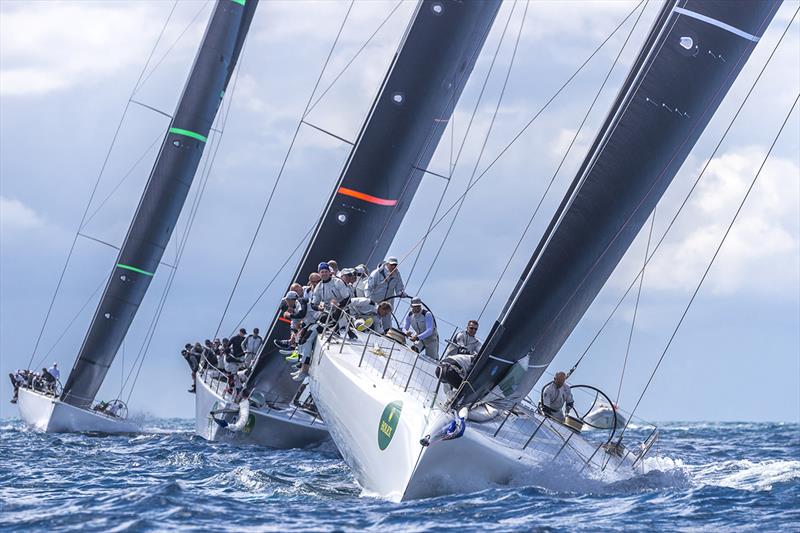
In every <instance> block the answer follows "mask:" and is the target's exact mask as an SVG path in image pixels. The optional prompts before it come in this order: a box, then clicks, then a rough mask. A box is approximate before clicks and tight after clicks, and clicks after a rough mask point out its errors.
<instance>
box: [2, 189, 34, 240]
mask: <svg viewBox="0 0 800 533" xmlns="http://www.w3.org/2000/svg"><path fill="white" fill-rule="evenodd" d="M44 226H45V221H44V219H43V218H42V217H41V216H39V214H38V213H37V212H36V211H34V210H33V209H31V208H30V207H28V206H27V205H25V204H23V203H22V202H20V201H19V200H14V199H11V198H6V197H5V196H0V231H2V234H3V236H4V237H9V236H10V235H13V234H18V233H21V232H25V231H28V230H33V229H40V228H43V227H44Z"/></svg>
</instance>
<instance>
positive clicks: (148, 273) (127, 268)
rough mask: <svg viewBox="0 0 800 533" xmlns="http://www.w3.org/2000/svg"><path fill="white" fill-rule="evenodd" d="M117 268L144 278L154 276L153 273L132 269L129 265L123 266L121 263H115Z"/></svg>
mask: <svg viewBox="0 0 800 533" xmlns="http://www.w3.org/2000/svg"><path fill="white" fill-rule="evenodd" d="M117 267H119V268H124V269H125V270H130V271H131V272H138V273H139V274H144V275H145V276H150V277H153V276H155V273H153V272H148V271H147V270H142V269H141V268H136V267H132V266H130V265H123V264H122V263H117Z"/></svg>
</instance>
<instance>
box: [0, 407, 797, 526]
mask: <svg viewBox="0 0 800 533" xmlns="http://www.w3.org/2000/svg"><path fill="white" fill-rule="evenodd" d="M149 427H150V430H151V432H150V433H148V434H143V435H138V436H125V437H120V436H105V437H103V436H85V435H73V434H65V435H52V434H43V433H38V432H36V431H32V430H29V429H27V428H25V427H24V426H23V425H22V423H21V422H20V421H18V420H3V421H0V531H59V532H64V531H81V532H88V531H164V530H195V531H236V532H240V531H282V532H283V531H354V530H379V531H382V532H386V531H392V532H395V531H459V532H465V531H484V532H485V531H532V530H535V531H642V530H651V531H714V532H721V531H780V532H789V531H800V425H798V424H755V423H717V424H706V423H671V424H664V425H662V426H661V429H662V433H661V439H660V442H659V444H658V448H657V449H654V450H653V451H652V452H651V453H652V456H651V457H650V458H649V459H647V463H646V467H647V469H648V472H647V473H645V474H643V475H641V476H639V477H636V478H633V479H628V480H625V481H622V482H617V483H612V484H607V485H606V484H602V483H598V482H597V481H591V482H590V480H584V479H579V478H576V477H575V476H574V475H573V476H562V477H561V478H560V479H556V480H554V479H552V477H553V476H552V473H551V474H549V475H544V473H543V475H542V476H541V477H540V479H537V476H532V477H531V479H529V480H528V483H527V484H526V485H525V486H514V487H491V488H487V489H486V490H483V491H480V492H473V493H469V494H461V495H457V496H442V497H438V498H431V499H427V500H419V501H412V502H406V503H400V504H397V503H391V502H387V501H383V500H380V499H375V498H372V497H368V496H364V495H362V494H361V490H360V489H359V487H358V485H357V484H356V483H355V481H354V480H353V478H352V477H351V475H350V473H349V471H348V469H347V466H346V465H345V463H344V462H343V461H342V460H341V459H340V458H339V456H338V455H337V453H336V451H335V449H334V448H333V447H332V446H331V445H323V446H322V447H319V448H317V449H313V450H288V451H287V450H278V451H276V450H269V449H264V448H253V447H244V448H240V447H236V446H233V445H227V444H209V443H207V442H205V441H203V440H201V439H199V438H198V437H195V436H194V435H193V432H192V423H191V421H186V420H152V421H150V422H149ZM465 468H468V460H466V461H465ZM556 477H558V476H556ZM565 478H566V479H565Z"/></svg>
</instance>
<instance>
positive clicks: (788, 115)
mask: <svg viewBox="0 0 800 533" xmlns="http://www.w3.org/2000/svg"><path fill="white" fill-rule="evenodd" d="M798 100H800V93H798V95H797V97H796V98H795V99H794V102H793V103H792V107H791V108H790V109H789V112H788V113H787V114H786V118H785V119H784V120H783V124H781V127H780V129H779V130H778V133H777V134H776V135H775V138H774V139H773V140H772V144H771V145H770V147H769V150H768V151H767V154H766V155H765V156H764V159H763V160H762V161H761V165H760V166H759V167H758V171H757V172H756V175H755V177H754V178H753V180H752V181H751V182H750V186H749V187H748V188H747V192H745V194H744V197H743V198H742V201H741V203H739V207H738V208H737V209H736V213H734V215H733V218H732V219H731V222H730V224H728V227H727V229H726V230H725V234H724V235H723V236H722V239H721V240H720V242H719V245H718V246H717V249H716V250H715V251H714V255H713V256H712V257H711V261H709V263H708V266H707V267H706V269H705V272H703V275H702V277H701V278H700V281H699V282H698V283H697V287H696V288H695V290H694V292H693V293H692V297H691V298H690V299H689V303H687V304H686V308H685V309H684V310H683V313H682V314H681V317H680V319H679V320H678V323H677V324H676V325H675V329H674V330H673V331H672V335H670V337H669V340H668V341H667V345H666V346H665V347H664V351H663V352H661V356H660V357H659V358H658V362H657V363H656V366H655V367H654V368H653V372H652V373H651V374H650V378H649V379H648V380H647V383H646V384H645V386H644V389H643V390H642V393H641V394H640V395H639V399H638V400H636V405H634V407H633V409H632V410H631V418H632V417H633V415H634V413H636V410H637V409H638V408H639V404H640V403H641V401H642V398H644V395H645V393H646V392H647V389H648V387H650V384H651V383H652V382H653V378H654V377H655V375H656V372H657V371H658V368H659V367H660V366H661V363H662V362H663V361H664V356H666V355H667V351H669V348H670V346H671V345H672V341H673V340H675V336H676V335H677V334H678V330H679V329H680V327H681V325H682V324H683V321H684V319H685V318H686V315H687V314H688V312H689V309H690V308H691V306H692V303H693V302H694V300H695V298H696V297H697V293H698V292H700V288H701V287H702V286H703V282H704V281H705V280H706V277H707V276H708V273H709V271H710V270H711V267H712V265H713V264H714V261H715V260H716V258H717V256H718V255H719V252H720V250H721V249H722V245H723V244H725V239H727V237H728V235H729V234H730V232H731V228H733V224H734V223H735V222H736V219H737V218H738V217H739V214H740V213H741V212H742V208H743V207H744V204H745V203H746V202H747V198H748V197H749V196H750V193H751V192H752V191H753V187H755V184H756V181H757V180H758V177H759V176H760V175H761V171H762V170H764V166H765V165H766V164H767V161H768V160H769V156H770V155H771V154H772V150H773V149H774V148H775V145H776V144H777V142H778V139H779V138H780V136H781V133H783V129H784V128H785V127H786V124H787V123H788V122H789V118H790V117H791V116H792V113H793V112H794V109H795V107H796V106H797V102H798ZM629 424H630V420H629V421H628V423H626V424H625V426H624V427H623V428H622V432H621V433H620V435H619V440H620V441H621V440H622V436H623V435H624V434H625V431H626V430H627V429H628V425H629Z"/></svg>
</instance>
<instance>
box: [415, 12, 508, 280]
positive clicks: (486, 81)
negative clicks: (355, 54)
mask: <svg viewBox="0 0 800 533" xmlns="http://www.w3.org/2000/svg"><path fill="white" fill-rule="evenodd" d="M516 7H517V4H516V2H515V3H514V4H512V5H511V10H510V12H509V13H508V18H507V19H506V24H505V26H504V27H503V33H501V34H500V40H499V41H498V42H497V48H496V49H495V51H494V54H493V55H492V61H491V63H490V64H489V69H488V70H487V71H486V76H485V77H484V79H483V85H481V90H480V93H478V99H477V100H476V101H475V106H474V107H473V108H472V113H471V114H470V117H469V122H468V123H467V129H466V131H465V132H464V137H463V138H462V139H461V145H460V146H459V147H458V153H457V154H456V158H455V162H453V148H454V146H453V145H454V144H455V125H454V124H453V122H451V123H450V167H449V173H448V177H449V178H450V179H449V180H448V181H447V183H445V186H444V190H442V194H441V196H439V203H437V204H436V209H434V210H433V216H432V217H431V221H430V223H429V224H428V231H427V232H426V234H425V236H424V237H423V239H422V245H421V246H420V248H419V251H418V252H417V256H416V257H415V258H414V263H413V264H412V265H411V269H410V270H409V273H408V277H407V278H406V283H411V276H412V275H413V274H414V270H415V269H416V268H417V262H418V261H419V258H420V256H421V255H422V250H423V248H425V242H426V239H427V236H428V233H430V232H431V228H432V226H433V223H434V221H435V220H436V215H438V214H439V209H441V207H442V202H444V197H445V195H446V194H447V191H448V189H449V188H450V183H451V181H452V178H453V174H454V173H455V170H456V167H457V166H458V162H459V161H460V159H461V153H462V151H463V150H464V145H465V144H466V143H467V138H468V137H469V132H470V131H471V130H472V124H473V122H474V121H475V116H476V115H477V113H478V108H479V107H480V104H481V102H482V101H483V95H484V93H485V92H486V86H487V85H488V84H489V78H490V77H491V75H492V72H493V70H494V65H495V62H496V61H497V58H498V56H499V55H500V47H501V46H502V45H503V41H505V37H506V31H507V30H508V26H509V25H510V23H511V17H512V15H513V14H514V9H516ZM452 116H453V117H454V116H455V113H454V114H453V115H452Z"/></svg>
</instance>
